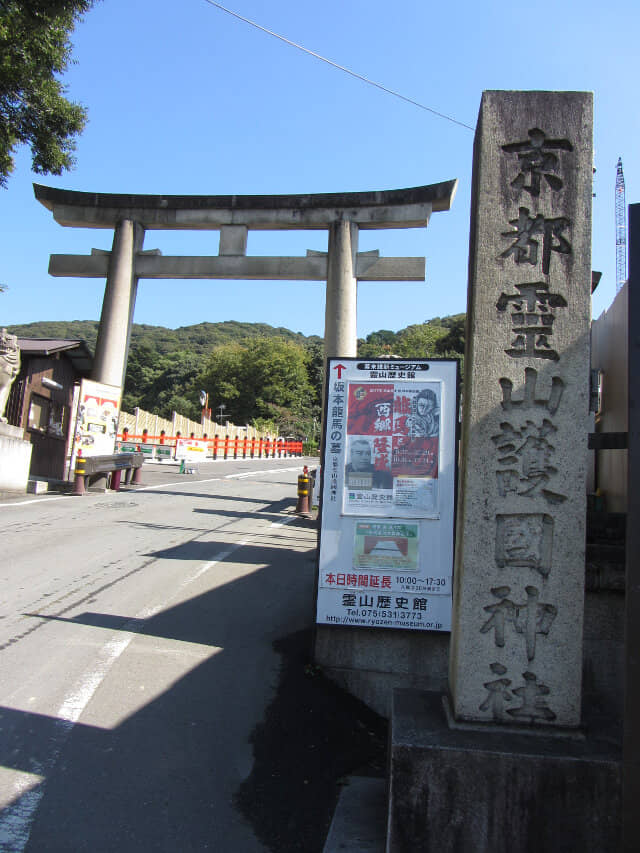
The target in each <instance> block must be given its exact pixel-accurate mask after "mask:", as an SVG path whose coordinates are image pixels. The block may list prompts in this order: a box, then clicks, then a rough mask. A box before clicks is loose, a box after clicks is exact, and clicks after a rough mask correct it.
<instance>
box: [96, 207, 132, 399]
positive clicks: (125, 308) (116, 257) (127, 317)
mask: <svg viewBox="0 0 640 853" xmlns="http://www.w3.org/2000/svg"><path fill="white" fill-rule="evenodd" d="M143 240H144V231H143V229H142V228H141V227H140V226H139V225H137V224H136V223H135V222H133V221H132V220H130V219H124V220H122V221H121V222H119V223H118V225H117V227H116V230H115V232H114V235H113V248H112V250H111V255H110V257H109V265H108V272H107V284H106V287H105V291H104V300H103V303H102V313H101V315H100V328H99V330H98V338H97V340H96V354H95V358H94V362H93V374H92V378H93V379H95V381H96V382H104V383H105V384H106V385H113V386H114V387H116V388H122V386H123V385H124V374H125V370H126V366H127V355H128V350H129V338H130V335H131V324H132V323H133V312H134V308H135V304H136V293H137V288H138V281H137V278H136V274H135V263H134V262H135V256H136V252H137V251H138V250H139V249H141V248H142V242H143Z"/></svg>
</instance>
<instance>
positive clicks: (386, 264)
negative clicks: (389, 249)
mask: <svg viewBox="0 0 640 853" xmlns="http://www.w3.org/2000/svg"><path fill="white" fill-rule="evenodd" d="M110 256H111V252H99V253H98V252H96V253H92V254H91V255H51V258H50V260H49V274H50V275H53V276H56V277H60V276H63V277H70V278H106V277H107V273H108V271H109V259H110ZM134 275H135V276H136V278H145V279H158V278H160V279H161V278H168V279H183V278H184V279H225V280H230V281H238V280H242V281H256V280H260V279H264V280H265V281H326V280H327V275H328V260H327V255H326V253H318V254H312V255H309V256H308V257H306V258H305V257H271V256H265V257H261V256H256V255H249V256H244V255H240V256H232V255H211V256H209V255H203V256H193V255H189V256H179V255H176V256H167V257H163V256H162V255H159V254H147V253H145V252H140V253H138V254H136V256H135V260H134ZM424 276H425V259H424V258H380V257H378V253H377V252H358V253H357V254H356V264H355V278H356V279H357V280H358V281H424Z"/></svg>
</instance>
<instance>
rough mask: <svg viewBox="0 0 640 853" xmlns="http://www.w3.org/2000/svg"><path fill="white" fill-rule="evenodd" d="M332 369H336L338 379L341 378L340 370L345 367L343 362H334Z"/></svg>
mask: <svg viewBox="0 0 640 853" xmlns="http://www.w3.org/2000/svg"><path fill="white" fill-rule="evenodd" d="M333 369H334V370H337V371H338V379H342V371H343V370H346V369H347V368H346V367H345V366H344V364H336V366H335V367H334V368H333Z"/></svg>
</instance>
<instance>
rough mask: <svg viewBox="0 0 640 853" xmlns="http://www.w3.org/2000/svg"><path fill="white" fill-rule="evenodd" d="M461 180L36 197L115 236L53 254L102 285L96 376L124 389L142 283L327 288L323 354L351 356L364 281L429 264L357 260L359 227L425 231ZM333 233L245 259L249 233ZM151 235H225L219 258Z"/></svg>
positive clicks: (415, 271) (407, 276)
mask: <svg viewBox="0 0 640 853" xmlns="http://www.w3.org/2000/svg"><path fill="white" fill-rule="evenodd" d="M456 188H457V180H452V181H444V182H442V183H438V184H431V185H428V186H422V187H412V188H410V189H399V190H386V191H381V192H355V193H320V194H314V195H274V196H251V195H248V196H236V195H232V196H162V195H120V194H113V193H88V192H75V191H71V190H59V189H54V188H52V187H45V186H41V185H39V184H34V192H35V196H36V199H37V200H38V201H39V202H40V203H41V204H43V205H44V206H45V207H47V208H48V209H49V210H50V211H51V212H52V213H53V217H54V219H55V220H56V222H58V223H59V224H60V225H65V226H68V227H76V228H112V229H113V230H114V237H113V247H112V249H111V251H110V252H107V251H103V250H97V249H92V251H91V254H90V255H52V256H51V259H50V262H49V273H50V274H51V275H53V276H64V277H80V278H106V287H105V295H104V301H103V305H102V315H101V318H100V328H99V331H98V339H97V342H96V353H95V361H94V371H93V378H94V379H95V380H96V381H98V382H104V383H106V384H108V385H116V386H122V385H123V383H124V374H125V370H126V364H127V354H128V348H129V340H130V335H131V326H132V323H133V312H134V307H135V300H136V292H137V287H138V280H139V279H141V278H166V279H183V278H184V279H190V278H197V279H226V280H230V279H231V280H233V279H235V280H252V279H253V280H255V279H262V280H267V281H326V282H327V290H326V308H325V355H326V356H327V357H329V356H339V357H348V356H355V355H356V354H357V353H356V345H357V335H356V293H357V282H358V281H424V278H425V259H424V258H381V257H380V255H379V252H378V251H377V250H376V251H373V252H358V232H359V230H360V229H363V230H372V229H387V228H421V227H422V228H424V227H426V226H427V225H428V223H429V218H430V216H431V213H432V212H433V211H440V210H449V209H450V207H451V202H452V201H453V197H454V195H455V191H456ZM252 229H253V230H262V231H281V230H295V229H303V230H318V229H322V230H327V231H328V232H329V242H328V252H326V253H325V252H314V251H307V255H306V257H257V256H247V254H246V248H247V234H248V231H249V230H252ZM147 230H187V231H202V230H211V231H219V232H220V243H219V249H218V255H212V256H173V257H171V256H162V254H161V252H160V251H159V250H157V249H152V250H151V251H143V249H142V244H143V240H144V234H145V231H147Z"/></svg>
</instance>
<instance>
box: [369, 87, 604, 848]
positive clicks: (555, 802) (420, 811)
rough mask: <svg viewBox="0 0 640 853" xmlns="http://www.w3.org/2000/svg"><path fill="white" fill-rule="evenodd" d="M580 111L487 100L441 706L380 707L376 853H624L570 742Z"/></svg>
mask: <svg viewBox="0 0 640 853" xmlns="http://www.w3.org/2000/svg"><path fill="white" fill-rule="evenodd" d="M592 109H593V105H592V95H591V94H588V93H582V92H485V93H484V94H483V97H482V104H481V108H480V116H479V121H478V127H477V130H476V140H475V150H474V177H473V195H472V209H471V235H470V259H469V300H468V309H467V352H466V358H465V391H464V398H463V406H464V423H463V432H462V454H461V455H462V461H461V469H460V480H459V489H458V494H459V503H458V519H457V535H456V559H455V568H454V584H455V586H454V596H453V625H452V634H451V647H450V673H449V699H450V702H446V701H445V702H443V698H444V697H443V696H442V695H439V694H437V693H435V692H426V691H425V692H419V691H409V690H405V691H399V690H397V691H395V693H394V706H393V712H392V726H391V739H390V740H391V756H390V783H389V790H390V795H389V822H388V827H389V829H388V838H387V848H386V849H387V851H388V853H413V851H415V850H421V851H425V853H431V851H443V850H447V851H456V853H457V851H464V853H564V851H568V850H580V851H581V853H603V851H605V850H606V851H614V850H618V849H619V837H620V824H621V809H620V801H621V772H620V767H621V762H620V748H619V746H618V745H616V740H615V733H612V730H611V729H605V728H604V725H603V723H602V721H600V728H597V727H596V726H595V725H594V724H592V726H591V728H590V729H589V730H588V731H587V732H585V731H584V730H583V729H582V728H581V726H580V724H581V700H582V695H581V693H582V691H581V675H582V666H583V650H582V633H583V629H582V626H583V613H584V585H585V524H586V471H587V447H588V433H589V428H590V425H589V419H588V410H589V393H588V392H589V388H588V377H589V325H590V295H591V292H590V285H591V198H592V170H593V159H592ZM591 719H592V723H593V715H592V718H591Z"/></svg>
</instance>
